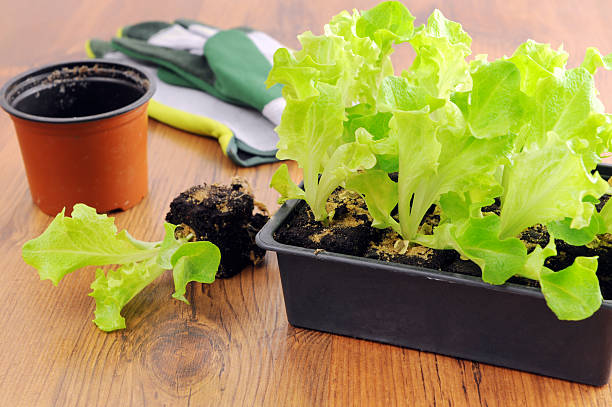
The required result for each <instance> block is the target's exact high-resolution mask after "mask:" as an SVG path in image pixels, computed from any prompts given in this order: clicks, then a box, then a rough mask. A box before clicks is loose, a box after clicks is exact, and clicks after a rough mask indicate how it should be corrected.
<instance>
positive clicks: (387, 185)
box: [346, 170, 400, 233]
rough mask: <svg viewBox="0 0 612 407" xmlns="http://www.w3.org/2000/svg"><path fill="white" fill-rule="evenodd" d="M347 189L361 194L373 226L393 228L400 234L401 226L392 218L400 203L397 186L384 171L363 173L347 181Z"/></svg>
mask: <svg viewBox="0 0 612 407" xmlns="http://www.w3.org/2000/svg"><path fill="white" fill-rule="evenodd" d="M346 188H347V189H350V190H352V191H355V192H357V193H359V194H360V195H361V196H362V197H363V199H364V200H365V202H366V205H367V207H368V212H369V213H370V215H371V216H372V226H373V227H375V228H379V229H385V228H388V227H390V228H392V229H393V230H394V231H396V232H397V233H400V228H399V224H398V223H397V221H396V220H395V219H393V217H392V216H391V211H392V210H393V208H395V206H396V205H397V202H398V192H397V184H396V183H395V182H393V181H392V180H391V178H389V174H388V173H387V172H386V171H382V170H372V171H362V172H358V173H357V174H355V175H353V176H352V177H350V178H349V179H348V180H347V181H346Z"/></svg>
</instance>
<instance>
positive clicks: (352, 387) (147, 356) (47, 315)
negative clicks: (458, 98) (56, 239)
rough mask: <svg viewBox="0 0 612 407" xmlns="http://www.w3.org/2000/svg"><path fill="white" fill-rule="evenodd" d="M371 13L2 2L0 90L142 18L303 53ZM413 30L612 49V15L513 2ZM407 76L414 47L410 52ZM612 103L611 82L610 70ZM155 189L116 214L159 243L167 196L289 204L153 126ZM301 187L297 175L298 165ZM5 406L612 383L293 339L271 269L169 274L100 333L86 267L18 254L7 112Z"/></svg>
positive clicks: (282, 402)
mask: <svg viewBox="0 0 612 407" xmlns="http://www.w3.org/2000/svg"><path fill="white" fill-rule="evenodd" d="M374 4H375V2H372V1H362V0H354V1H348V0H326V1H323V0H317V1H312V2H293V1H292V2H283V1H280V0H278V1H272V0H268V1H260V2H254V1H253V2H251V1H249V2H247V1H241V2H231V3H230V2H216V1H212V0H205V1H191V2H186V1H185V2H169V1H161V0H151V1H146V2H145V1H129V2H127V1H119V0H108V1H98V2H96V1H92V0H88V1H77V0H65V1H61V2H46V1H36V2H32V1H25V2H23V1H22V2H15V1H8V0H2V1H0V15H1V16H2V22H3V24H2V26H3V35H2V36H0V49H1V50H2V53H3V58H2V59H1V61H0V82H4V81H6V80H7V79H8V78H10V77H11V76H13V75H15V74H17V73H19V72H21V71H23V70H25V69H28V68H30V67H33V66H36V65H41V64H45V63H49V62H54V61H59V60H64V59H69V58H80V57H85V53H84V51H83V43H84V41H85V40H86V39H87V38H93V37H98V38H109V37H110V36H112V35H113V34H114V32H115V31H116V29H117V28H118V27H121V26H123V25H127V24H131V23H135V22H139V21H145V20H165V21H168V20H171V19H174V18H178V17H191V18H195V19H199V20H201V21H204V22H207V23H210V24H213V25H217V26H219V27H222V28H226V27H233V26H238V25H249V26H252V27H255V28H258V29H262V30H264V31H267V32H269V33H270V34H272V35H273V36H275V37H276V38H278V39H280V40H281V41H282V42H284V43H285V44H287V45H288V46H291V47H297V46H298V43H297V40H296V39H295V36H296V34H298V33H300V32H302V31H305V30H307V29H312V30H313V31H314V32H315V33H317V32H321V27H322V25H323V24H324V23H325V22H327V21H328V20H329V18H330V16H332V15H333V14H335V13H337V12H338V11H340V10H342V9H351V8H359V9H363V8H369V7H371V6H372V5H374ZM409 7H410V9H411V11H412V12H413V14H415V16H416V17H417V23H422V22H424V20H425V19H426V17H427V15H429V13H430V12H431V11H432V10H433V8H435V7H438V8H440V9H441V10H442V11H443V12H444V13H445V14H446V15H447V16H448V17H449V18H451V19H455V20H458V21H461V22H462V23H463V25H464V27H465V28H466V30H467V31H468V32H469V33H470V34H471V35H472V37H473V50H474V52H475V53H488V54H489V55H490V56H491V57H498V56H501V55H504V54H510V53H511V52H512V50H513V49H514V48H515V47H516V46H517V45H518V44H519V43H521V42H522V41H524V40H525V39H527V38H533V39H535V40H538V41H541V42H550V43H552V44H553V45H554V46H558V45H559V44H561V43H563V44H564V47H565V48H566V49H567V50H568V51H570V53H571V58H570V61H569V64H570V66H575V65H577V64H579V63H580V61H581V59H582V57H583V55H584V50H585V48H586V47H587V46H590V45H593V46H596V47H599V48H600V50H601V51H602V52H611V51H612V24H609V22H608V21H607V20H608V16H610V15H612V3H610V2H608V1H603V0H602V1H590V0H584V1H581V2H570V1H561V2H560V1H554V0H546V1H540V2H535V1H527V0H513V1H512V2H501V1H484V0H482V1H477V0H462V1H454V2H443V1H434V0H427V1H426V0H421V1H413V2H411V3H410V4H409ZM393 58H394V62H395V64H396V66H397V67H399V68H402V67H406V66H408V64H409V62H410V60H411V58H412V55H411V54H410V52H407V51H401V52H397V53H396V54H395V55H394V56H393ZM597 81H598V87H599V89H600V91H601V95H600V97H601V99H602V100H603V102H604V103H605V104H607V105H612V78H611V76H610V75H607V76H606V75H605V74H598V75H597ZM149 135H150V137H149V154H150V193H149V195H148V197H147V198H146V199H145V200H144V201H143V202H142V203H140V204H139V205H138V206H137V207H135V208H133V209H131V210H129V211H127V212H125V213H119V214H117V215H116V219H117V224H118V226H119V227H120V228H127V229H129V230H130V231H131V232H132V234H134V235H135V236H136V237H137V238H141V239H160V238H161V236H162V234H163V228H162V224H163V218H164V215H165V212H166V211H167V209H168V204H169V202H170V201H171V199H172V198H173V197H174V196H175V195H177V194H178V193H179V192H181V191H182V190H184V189H186V188H187V187H189V186H191V185H193V184H197V183H201V182H227V181H228V180H229V179H230V177H231V176H233V175H236V174H239V175H243V176H246V177H248V178H249V179H250V180H251V181H252V183H253V186H254V190H255V193H256V195H257V196H258V198H259V199H260V200H262V201H263V202H264V203H266V204H267V205H269V207H270V208H271V209H276V208H277V205H276V203H275V199H276V195H275V193H274V192H273V191H271V190H270V189H269V188H268V187H267V185H268V182H269V179H270V176H271V174H272V173H273V171H274V170H275V168H276V165H264V166H260V167H258V168H256V169H244V168H238V167H236V166H234V165H233V164H232V163H231V162H230V161H229V160H228V159H227V158H225V157H224V156H223V155H222V154H221V151H220V149H219V148H218V146H217V143H216V142H215V141H213V140H210V139H206V138H203V137H198V136H194V135H192V134H188V133H184V132H181V131H178V130H175V129H172V128H170V127H167V126H165V125H162V124H160V123H157V122H155V121H151V123H150V130H149ZM290 170H291V173H292V175H293V177H294V178H296V179H297V178H298V171H297V168H296V166H295V165H294V164H291V165H290ZM0 187H2V189H3V191H4V193H3V194H2V195H1V196H0V207H1V208H2V212H1V213H0V253H2V258H1V259H0V264H1V267H0V273H2V274H1V276H2V280H1V283H0V328H1V329H0V346H1V348H2V357H1V358H0V400H1V401H0V404H1V405H10V406H34V405H36V406H52V405H58V406H85V405H87V406H97V405H121V406H140V405H152V406H157V405H172V406H180V405H194V406H195V405H204V406H261V405H264V406H325V405H329V406H359V405H363V406H375V405H380V406H396V405H397V406H401V405H406V406H491V407H492V406H517V405H526V406H602V407H604V406H610V405H612V387H611V386H610V385H609V384H608V385H607V386H604V387H601V388H595V387H590V386H585V385H578V384H575V383H569V382H565V381H561V380H555V379H550V378H546V377H541V376H537V375H532V374H527V373H521V372H517V371H513V370H508V369H503V368H498V367H494V366H488V365H482V364H478V363H473V362H470V361H465V360H459V359H455V358H449V357H444V356H438V355H434V354H430V353H424V352H418V351H414V350H410V349H402V348H399V347H394V346H388V345H382V344H378V343H373V342H367V341H361V340H356V339H350V338H345V337H340V336H334V335H329V334H324V333H320V332H315V331H309V330H303V329H297V328H294V327H291V326H290V325H288V323H287V319H286V315H285V310H284V304H283V297H282V291H281V287H280V281H279V275H278V268H277V264H276V259H275V256H274V255H271V254H268V255H267V258H266V262H265V264H264V265H262V266H260V267H256V268H253V269H248V270H245V271H244V272H243V273H242V274H241V275H239V276H237V277H235V278H232V279H230V280H221V281H216V282H215V283H214V284H213V285H210V286H201V285H199V284H198V285H193V286H191V287H190V291H189V293H188V294H189V299H190V301H191V305H186V304H184V303H182V302H178V301H175V300H173V299H172V298H171V297H170V295H171V292H172V288H171V287H172V284H171V276H170V274H165V275H164V276H163V277H161V278H160V279H159V280H158V281H156V282H155V283H154V284H152V285H151V286H150V287H148V288H146V289H145V290H144V291H143V292H142V293H141V294H140V295H138V296H137V297H136V298H135V299H134V300H133V301H132V302H131V303H129V304H128V305H127V306H126V308H125V310H124V315H125V317H126V319H127V325H128V326H127V329H126V330H124V331H121V332H115V333H110V334H105V333H103V332H101V331H99V330H98V329H97V328H96V327H95V325H93V324H92V323H91V319H92V318H93V309H94V302H93V299H92V298H91V297H88V296H87V293H88V292H89V291H90V289H89V285H90V283H91V281H92V280H93V270H91V269H88V270H84V271H81V272H78V273H73V274H71V275H69V276H67V277H66V278H65V279H64V281H62V283H61V284H60V285H59V287H57V288H54V287H52V285H51V284H50V283H49V282H48V281H45V282H41V281H39V279H38V276H37V274H36V273H35V272H34V270H33V269H31V268H30V267H28V266H26V265H25V264H24V263H23V261H22V260H21V257H20V247H21V245H22V244H23V243H24V242H25V241H26V240H28V239H30V238H32V237H34V236H36V235H38V234H39V233H40V232H42V230H44V228H45V227H46V226H47V225H48V224H49V222H50V220H51V219H50V217H48V216H46V215H44V214H43V213H42V212H40V211H39V210H38V209H37V208H36V207H35V206H34V205H33V204H32V202H31V198H30V196H29V190H28V186H27V181H26V178H25V174H24V170H23V165H22V163H21V158H20V155H19V148H18V145H17V142H16V137H15V132H14V129H13V127H12V124H11V122H10V119H9V118H8V116H7V115H6V114H4V113H1V114H0Z"/></svg>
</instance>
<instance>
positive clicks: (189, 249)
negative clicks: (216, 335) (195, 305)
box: [172, 242, 221, 304]
mask: <svg viewBox="0 0 612 407" xmlns="http://www.w3.org/2000/svg"><path fill="white" fill-rule="evenodd" d="M220 262H221V252H220V251H219V248H218V247H217V246H215V245H214V244H212V243H210V242H188V243H185V244H183V245H182V246H181V247H180V248H179V249H178V250H177V251H176V252H174V254H173V255H172V267H173V268H174V272H173V273H172V276H173V277H174V290H175V291H174V294H172V297H173V298H176V299H177V300H181V301H184V302H186V303H187V304H189V301H187V299H186V298H185V291H186V287H187V283H189V282H191V281H197V282H199V283H207V284H210V283H212V282H213V281H215V275H216V274H217V270H218V269H219V263H220Z"/></svg>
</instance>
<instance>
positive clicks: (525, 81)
mask: <svg viewBox="0 0 612 407" xmlns="http://www.w3.org/2000/svg"><path fill="white" fill-rule="evenodd" d="M568 57H569V54H568V53H567V52H565V51H564V50H563V47H559V49H558V50H554V49H552V48H551V46H550V44H541V43H538V42H536V41H533V40H527V41H526V42H524V43H522V44H521V45H519V46H518V48H517V49H516V50H515V51H514V54H512V57H510V58H508V61H510V62H512V63H513V64H514V65H516V67H517V68H518V69H519V71H520V72H521V91H523V92H524V93H526V94H527V95H529V96H533V95H535V92H536V89H537V86H538V82H539V81H540V79H544V78H549V77H551V76H552V75H553V74H554V72H555V70H562V69H564V68H565V64H566V63H567V59H568Z"/></svg>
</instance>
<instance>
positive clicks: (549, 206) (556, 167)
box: [500, 132, 608, 238]
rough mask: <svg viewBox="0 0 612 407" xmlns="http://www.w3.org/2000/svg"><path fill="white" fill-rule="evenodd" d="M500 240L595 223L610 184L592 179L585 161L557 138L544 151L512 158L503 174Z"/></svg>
mask: <svg viewBox="0 0 612 407" xmlns="http://www.w3.org/2000/svg"><path fill="white" fill-rule="evenodd" d="M503 187H504V193H503V195H502V197H501V201H502V208H501V228H500V237H501V238H507V237H514V236H518V235H519V234H520V233H521V232H522V231H523V230H524V229H526V228H528V227H530V226H533V225H536V224H538V223H540V224H547V223H549V222H553V221H558V220H563V219H565V218H571V219H572V221H571V224H570V226H571V227H572V228H574V229H580V228H584V227H586V226H588V225H589V223H590V222H591V216H592V215H593V213H594V212H595V206H594V205H593V203H592V202H589V201H588V198H589V197H591V198H593V199H595V200H597V199H598V198H599V197H600V196H601V195H602V194H603V193H604V192H606V191H607V190H608V183H607V182H606V181H604V180H603V179H602V178H601V177H600V176H599V175H598V174H591V173H590V172H589V171H588V170H587V169H586V168H585V166H584V162H583V160H582V157H581V156H580V155H579V154H576V153H575V152H574V151H572V149H571V148H570V147H569V146H568V144H567V143H564V142H563V141H562V140H560V138H559V137H558V136H557V135H556V134H555V133H553V132H551V133H549V137H548V141H547V143H546V144H544V145H542V146H540V147H536V146H534V147H530V148H526V149H525V150H523V151H522V152H521V153H519V154H516V155H515V156H514V157H513V162H512V165H509V166H507V167H506V168H505V169H504V176H503Z"/></svg>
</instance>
